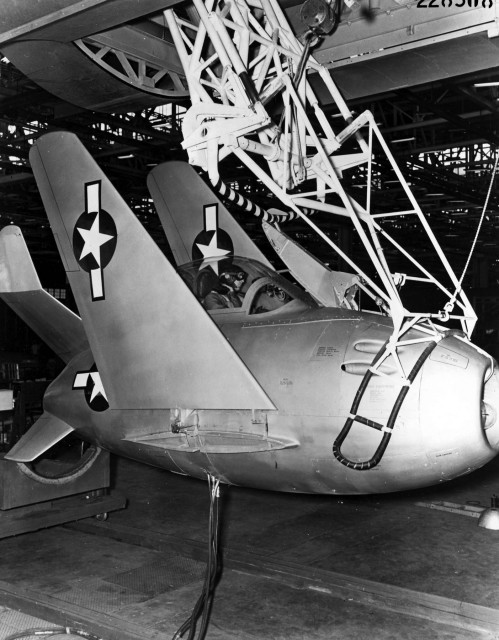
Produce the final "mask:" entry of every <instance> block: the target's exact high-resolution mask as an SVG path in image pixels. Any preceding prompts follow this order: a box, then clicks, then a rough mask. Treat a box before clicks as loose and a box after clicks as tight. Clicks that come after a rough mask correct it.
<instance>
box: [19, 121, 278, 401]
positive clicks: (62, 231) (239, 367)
mask: <svg viewBox="0 0 499 640" xmlns="http://www.w3.org/2000/svg"><path fill="white" fill-rule="evenodd" d="M30 160H31V165H32V168H33V173H34V175H35V178H36V181H37V184H38V188H39V190H40V194H41V196H42V200H43V203H44V205H45V209H46V211H47V215H48V217H49V220H50V224H51V226H52V229H53V231H54V235H55V236H56V240H57V244H58V248H59V251H60V253H61V257H62V259H63V262H64V265H65V268H66V273H67V276H68V279H69V282H70V284H71V288H72V290H73V294H74V296H75V300H76V302H77V305H78V309H79V311H80V314H81V317H82V320H83V324H84V327H85V331H86V333H87V336H88V340H89V343H90V347H91V350H92V354H93V357H94V358H95V363H96V365H97V369H98V371H99V374H100V378H101V380H102V383H103V385H104V388H105V390H106V396H107V399H108V401H109V405H110V407H111V408H119V409H166V408H173V407H183V408H190V409H193V408H203V409H238V408H240V409H273V408H274V405H273V403H272V402H271V401H270V399H269V398H268V396H267V394H266V393H265V392H264V391H263V389H262V388H261V386H260V385H259V383H258V382H257V380H256V379H255V378H254V376H253V375H252V374H251V372H250V371H249V370H248V368H247V367H246V365H245V364H244V362H243V361H242V360H241V359H240V358H239V356H238V355H237V353H236V352H235V351H234V349H233V348H232V346H231V345H230V343H229V342H228V341H227V339H226V338H225V336H224V335H223V334H222V333H221V331H220V330H219V328H218V327H217V326H216V324H215V323H214V322H213V320H212V319H211V317H210V316H209V315H208V313H207V312H206V311H205V310H204V309H203V307H202V306H201V305H200V303H199V302H198V300H197V299H196V297H195V296H194V295H193V294H192V292H191V291H190V289H189V288H188V286H187V285H186V284H185V283H184V281H183V280H182V278H181V277H180V276H179V275H178V274H177V273H176V271H175V269H174V268H173V266H172V265H171V264H170V263H169V262H168V260H167V259H166V257H165V256H164V255H163V253H162V252H161V251H160V249H159V248H158V246H157V245H156V243H155V242H154V241H153V240H152V238H151V237H150V236H149V234H148V233H147V232H146V230H145V229H144V227H143V226H142V225H141V224H140V222H139V221H138V220H137V218H136V217H135V216H134V215H133V213H132V212H131V211H130V209H129V208H128V206H127V205H126V203H125V202H124V201H123V199H122V198H121V197H120V195H119V194H118V192H117V191H116V189H115V188H114V187H113V185H112V184H111V182H110V181H109V180H108V179H107V177H106V176H105V175H104V173H103V172H102V171H101V169H100V168H99V167H98V165H97V164H96V163H95V161H94V160H93V158H92V156H91V155H90V154H89V153H88V151H87V150H86V149H85V148H84V147H83V145H82V144H81V142H80V141H79V140H78V138H77V137H76V136H75V135H73V134H70V133H65V132H54V133H49V134H46V135H44V136H42V137H41V138H39V139H38V140H37V142H36V143H35V144H34V145H33V147H32V148H31V151H30Z"/></svg>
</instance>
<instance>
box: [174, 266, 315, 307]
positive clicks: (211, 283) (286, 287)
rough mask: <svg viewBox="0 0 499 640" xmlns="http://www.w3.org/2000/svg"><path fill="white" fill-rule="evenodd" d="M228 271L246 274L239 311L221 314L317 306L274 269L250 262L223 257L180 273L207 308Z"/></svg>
mask: <svg viewBox="0 0 499 640" xmlns="http://www.w3.org/2000/svg"><path fill="white" fill-rule="evenodd" d="M227 267H228V268H230V269H231V270H232V271H234V272H237V271H240V272H244V284H243V286H242V288H241V290H240V298H241V307H240V309H222V310H221V311H222V312H225V311H237V310H240V311H242V312H243V313H246V314H248V315H253V314H260V313H272V312H277V311H278V310H279V311H280V310H282V309H284V308H285V309H286V311H288V310H289V311H299V310H301V309H303V310H304V309H307V308H311V307H316V306H317V303H316V302H315V301H314V300H313V298H312V297H311V296H310V295H309V294H308V293H305V292H304V291H302V290H301V289H300V288H299V287H297V286H296V285H294V284H292V283H291V282H289V281H288V280H286V279H285V278H283V277H282V276H281V275H279V274H278V273H277V272H276V271H274V270H273V269H270V268H269V267H267V266H265V265H264V264H262V263H261V262H258V261H257V260H252V259H249V258H243V257H240V256H224V257H223V258H222V259H220V258H219V259H213V258H209V259H204V260H196V261H194V262H189V263H188V264H184V265H182V266H180V267H178V273H179V275H180V276H181V277H182V279H183V280H184V282H185V283H186V284H187V286H188V287H189V288H190V290H191V291H192V293H193V294H194V295H195V296H196V298H197V299H198V300H199V301H200V302H201V304H203V305H204V304H205V300H206V297H207V296H208V294H210V293H211V292H212V291H213V290H219V288H220V281H219V276H220V274H221V273H222V272H223V271H224V270H225V269H227ZM218 311H220V309H218V310H217V312H218Z"/></svg>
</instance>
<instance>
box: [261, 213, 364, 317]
mask: <svg viewBox="0 0 499 640" xmlns="http://www.w3.org/2000/svg"><path fill="white" fill-rule="evenodd" d="M262 226H263V230H264V231H265V234H266V236H267V238H268V240H269V242H270V244H271V245H272V247H273V248H274V250H275V252H276V253H277V255H278V256H279V257H280V258H281V260H282V261H283V262H284V264H285V265H286V266H287V267H288V269H289V271H290V273H291V274H292V276H293V277H294V278H296V280H297V281H298V282H299V283H300V284H301V286H302V287H303V288H304V289H306V291H308V292H309V293H310V294H311V295H312V296H313V297H314V298H315V299H316V300H318V301H319V302H320V303H321V304H323V305H324V306H325V307H344V308H347V309H351V308H355V304H354V303H353V301H352V299H351V297H350V295H349V293H350V294H354V292H355V291H356V287H355V282H356V280H355V274H353V273H345V272H343V271H332V270H331V269H329V268H328V267H327V266H326V265H325V264H323V263H322V262H320V261H319V260H317V258H315V257H314V256H313V255H312V254H310V253H309V252H308V251H307V250H306V249H304V248H303V247H301V246H300V245H299V244H298V243H296V242H295V241H294V240H291V238H289V237H288V236H287V235H286V234H285V233H282V231H279V230H278V229H276V228H275V227H273V226H272V225H270V224H268V223H267V222H264V223H263V225H262ZM349 290H350V292H349Z"/></svg>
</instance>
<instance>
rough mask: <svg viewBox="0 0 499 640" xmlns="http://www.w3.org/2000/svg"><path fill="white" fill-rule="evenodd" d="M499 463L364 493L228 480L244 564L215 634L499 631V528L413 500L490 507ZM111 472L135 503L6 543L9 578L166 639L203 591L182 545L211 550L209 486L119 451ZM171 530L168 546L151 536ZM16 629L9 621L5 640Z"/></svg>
mask: <svg viewBox="0 0 499 640" xmlns="http://www.w3.org/2000/svg"><path fill="white" fill-rule="evenodd" d="M498 472H499V461H494V462H493V463H491V464H490V465H488V466H487V467H486V468H485V469H483V470H481V471H479V472H477V473H475V474H473V475H470V476H467V477H465V478H461V479H460V480H458V481H455V482H453V483H447V484H445V485H441V486H438V487H434V488H431V489H426V490H424V491H418V492H410V493H404V494H393V495H385V496H366V497H356V498H352V497H348V498H346V497H343V498H342V497H337V496H335V497H324V496H303V495H288V494H277V493H272V492H259V491H253V490H249V489H240V488H235V487H231V488H226V487H224V488H223V490H222V498H221V516H222V525H223V546H224V550H225V553H226V555H227V557H228V558H229V559H230V557H231V554H233V555H234V557H237V558H244V560H245V564H244V563H243V564H241V565H237V564H236V565H234V564H231V563H230V562H229V561H228V562H227V564H226V566H225V568H224V571H223V574H222V577H221V580H220V582H219V584H218V587H217V590H216V596H215V599H214V603H213V610H212V617H211V623H210V627H209V630H208V633H207V639H208V640H212V639H213V640H214V639H217V640H218V639H220V640H225V639H229V638H230V639H234V638H237V639H241V640H246V639H248V640H249V639H255V638H262V639H263V638H265V639H275V640H278V639H279V640H280V639H283V640H284V639H285V638H286V639H288V640H298V639H300V640H302V639H303V640H305V639H306V640H309V639H310V640H326V639H328V640H330V639H336V638H337V639H340V638H341V640H349V639H352V640H353V639H356V640H360V639H363V638H376V639H377V640H388V639H393V640H402V639H407V640H420V639H421V638H426V639H428V640H430V639H431V640H433V639H436V640H441V639H442V640H443V639H445V640H461V639H463V640H464V639H469V638H499V624H497V625H496V614H497V616H498V618H497V619H498V620H499V584H498V582H497V568H496V562H497V559H498V558H499V532H496V531H487V530H485V529H482V528H480V527H478V526H477V520H476V519H475V518H470V517H466V516H462V515H457V514H453V513H447V512H442V511H437V510H431V509H428V508H424V507H421V506H417V505H416V503H417V502H418V501H424V502H435V501H442V500H445V501H449V502H454V503H459V504H465V503H467V502H469V501H472V502H480V503H481V504H482V505H484V506H488V505H489V503H490V497H491V496H492V495H493V494H494V493H495V492H496V491H498V489H499V487H498V482H497V480H496V479H497V477H498ZM113 477H114V487H115V488H116V489H117V490H119V491H121V492H122V493H124V494H125V495H126V496H127V497H128V500H129V504H128V507H127V509H126V510H124V511H120V512H114V513H112V514H111V515H110V517H109V520H108V521H107V522H106V523H103V524H99V525H98V527H99V528H96V529H95V530H92V526H94V527H96V526H97V525H89V527H90V528H89V529H88V530H86V531H85V530H84V527H83V524H84V523H83V524H82V525H81V526H80V525H76V526H70V527H69V526H59V527H53V528H51V529H46V530H43V531H39V532H35V533H29V534H24V535H22V536H17V537H14V538H8V539H5V540H2V541H0V557H1V558H2V560H1V567H2V571H1V576H0V580H1V582H2V584H3V585H14V586H15V588H17V589H22V590H25V591H26V593H29V594H31V595H32V594H38V598H39V599H40V598H43V599H44V602H49V603H51V605H52V606H55V607H56V608H57V606H58V604H57V603H59V606H60V609H61V611H64V612H66V614H67V615H69V616H71V614H72V613H75V612H77V610H81V611H83V612H84V613H85V620H87V621H91V620H94V621H95V624H97V623H98V622H99V623H102V624H101V627H99V628H100V629H102V628H104V627H105V625H106V624H107V625H112V623H113V621H117V622H118V621H119V623H120V624H121V629H122V630H123V629H125V630H127V633H129V637H137V639H138V640H139V639H140V640H144V639H145V638H147V639H148V640H149V639H151V640H155V639H157V640H166V638H170V637H171V636H172V635H173V634H174V632H175V631H176V629H177V628H178V627H179V625H180V624H181V623H182V622H183V621H184V620H185V619H186V618H187V616H188V615H189V614H190V612H191V610H192V607H193V605H194V603H195V601H196V599H197V597H198V595H199V593H200V590H201V585H202V581H203V576H204V567H205V563H204V561H203V559H202V557H200V555H199V553H198V554H197V555H196V553H194V554H192V553H188V552H183V551H182V545H186V546H185V548H186V549H188V548H196V545H197V547H199V548H203V547H204V544H205V541H206V538H207V517H208V490H207V485H206V484H205V483H203V482H200V481H197V480H193V479H190V478H184V477H180V476H176V475H174V474H170V473H167V472H163V471H161V470H158V469H153V468H150V467H145V466H143V465H140V464H137V463H134V462H130V461H126V460H121V459H114V460H113ZM498 492H499V491H498ZM120 528H121V529H120ZM120 530H122V531H125V530H130V531H134V532H137V531H139V532H141V535H142V536H143V538H144V544H143V545H142V546H141V544H131V543H130V539H129V538H127V537H126V536H124V538H123V539H122V540H121V541H120V540H117V539H116V537H117V536H116V531H120ZM113 531H114V534H113ZM96 534H97V535H96ZM161 536H163V538H162V540H163V543H162V545H161V547H157V546H156V547H155V548H153V547H152V546H150V545H148V542H147V541H148V540H150V539H156V538H158V537H161ZM118 537H119V536H118ZM123 540H124V541H123ZM165 541H166V542H165ZM168 541H170V542H171V544H170V545H169V544H168ZM179 545H180V547H179ZM189 545H191V546H189ZM179 548H180V551H179ZM253 558H255V559H256V560H255V561H254V562H253V560H252V559H253ZM250 565H251V566H250ZM238 567H239V568H238ZM262 567H263V569H264V570H265V571H264V570H263V569H262ZM248 568H249V569H248ZM269 568H270V569H272V571H270V569H269ZM260 569H262V572H261V573H260ZM269 571H270V573H269ZM338 574H342V575H341V576H340V578H341V579H340V582H341V583H343V584H340V585H339V587H335V588H333V589H330V588H329V587H330V582H329V579H328V577H329V576H332V579H333V578H335V579H337V578H338ZM290 575H292V576H293V579H292V580H291V581H290V580H289V576H290ZM310 576H311V577H312V579H313V580H312V582H307V580H308V579H309V578H310ZM348 577H351V579H352V580H353V579H356V580H360V581H363V580H365V581H375V584H379V583H382V584H383V585H387V588H389V589H396V588H399V587H400V588H403V589H405V590H408V591H407V603H406V604H404V602H403V601H404V597H405V596H404V594H405V592H404V591H402V590H400V589H396V591H395V592H393V593H395V595H396V602H395V600H393V603H394V604H391V602H392V601H391V600H390V598H393V593H392V592H389V594H388V597H386V596H383V598H381V599H379V598H378V597H377V595H376V591H375V592H374V595H373V596H371V595H368V596H366V594H365V593H362V592H363V591H365V589H364V588H363V587H362V584H363V583H362V582H361V583H360V588H359V584H358V583H357V584H356V585H354V587H355V588H351V585H350V582H349V579H348ZM318 580H319V582H318ZM320 580H323V582H322V583H321V582H320ZM320 584H323V585H326V586H325V587H321V586H320ZM366 584H369V583H366ZM317 585H319V586H317ZM0 586H1V585H0ZM342 589H344V590H342ZM355 589H357V591H356V590H355ZM414 592H417V593H421V594H431V596H434V597H439V598H441V599H442V602H444V599H452V602H456V601H457V603H458V604H459V603H465V604H464V605H463V610H465V609H464V608H465V606H468V604H469V605H476V606H477V608H478V609H480V607H482V608H487V609H483V611H484V616H485V618H487V616H489V617H490V616H492V619H493V622H492V623H491V625H490V627H487V625H485V628H484V627H483V625H478V626H476V628H475V627H474V625H473V622H472V621H471V623H470V620H469V616H468V617H467V618H466V619H465V620H464V623H463V625H462V626H461V625H460V622H459V619H458V621H457V623H456V617H454V618H453V619H452V620H449V618H448V617H447V616H446V613H445V611H444V610H443V611H442V615H441V616H440V615H439V614H438V612H437V613H435V611H434V610H432V612H431V613H430V614H428V615H427V613H426V611H427V610H428V607H427V606H426V605H425V603H424V602H423V604H422V606H420V607H419V608H418V606H415V605H414V602H413V600H411V598H412V599H413V597H414ZM416 595H417V594H416ZM34 599H35V598H34ZM446 602H447V601H446V600H445V602H444V604H445V603H446ZM401 603H402V604H401ZM3 604H6V603H3V602H2V597H1V591H0V607H1V606H2V605H3ZM7 604H8V603H7ZM432 606H433V605H432ZM430 608H431V607H430ZM37 611H39V610H38V609H37ZM480 611H482V609H480ZM0 613H1V611H0ZM26 613H32V612H30V611H27V612H26ZM48 619H49V620H50V619H51V618H50V617H49V618H48ZM88 624H89V625H90V628H89V627H87V630H88V631H91V632H92V631H93V632H95V630H94V629H92V628H91V622H88ZM102 625H104V627H103V626H102ZM106 628H107V627H106ZM2 633H3V635H2ZM10 633H11V631H10ZM7 635H8V633H7V629H4V630H3V631H2V617H1V616H0V640H2V639H3V638H5V637H6V636H7ZM102 637H103V638H105V640H108V639H109V640H114V638H115V637H116V638H117V637H123V636H119V634H117V635H116V636H115V635H113V633H112V632H109V633H108V635H104V634H102Z"/></svg>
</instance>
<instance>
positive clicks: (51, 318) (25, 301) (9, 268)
mask: <svg viewBox="0 0 499 640" xmlns="http://www.w3.org/2000/svg"><path fill="white" fill-rule="evenodd" d="M0 298H1V299H2V300H3V301H4V302H6V303H7V304H8V305H9V307H11V309H12V310H13V311H15V313H17V315H18V316H19V317H20V318H21V319H22V320H24V322H26V324H27V325H28V326H29V327H30V328H31V329H33V331H34V332H35V333H36V334H37V335H38V336H40V338H41V339H42V340H43V341H44V342H45V343H46V344H47V345H48V346H49V347H50V348H51V349H52V351H53V352H54V353H56V354H57V355H58V356H59V357H60V358H61V359H62V360H63V361H64V362H69V361H70V360H71V359H72V358H73V357H74V356H75V355H76V354H77V353H80V352H81V351H84V350H86V349H88V348H89V346H88V340H87V336H86V334H85V330H84V328H83V324H82V322H81V320H80V318H78V316H77V315H75V314H74V313H73V312H72V311H71V310H70V309H68V308H67V307H65V306H64V305H63V304H61V303H60V302H59V301H58V300H56V299H55V298H53V297H52V296H51V295H50V294H48V293H47V292H46V291H44V290H43V289H42V286H41V284H40V280H39V279H38V275H37V273H36V271H35V267H34V265H33V262H32V260H31V256H30V255H29V252H28V247H27V246H26V243H25V242H24V238H23V235H22V233H21V230H20V229H19V227H15V226H8V227H4V228H3V229H2V230H1V231H0Z"/></svg>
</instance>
